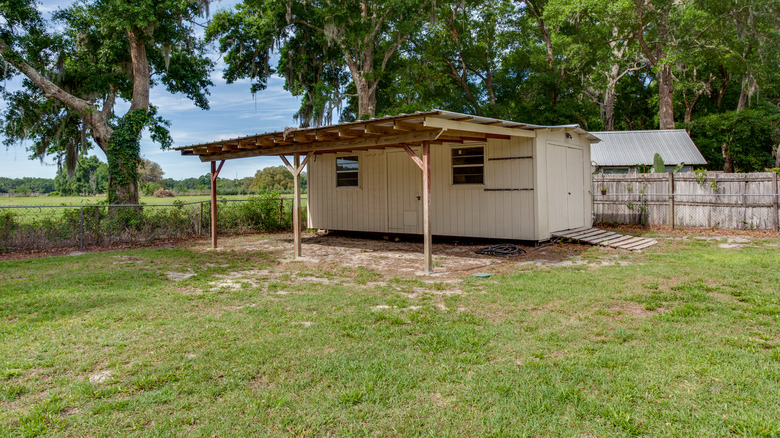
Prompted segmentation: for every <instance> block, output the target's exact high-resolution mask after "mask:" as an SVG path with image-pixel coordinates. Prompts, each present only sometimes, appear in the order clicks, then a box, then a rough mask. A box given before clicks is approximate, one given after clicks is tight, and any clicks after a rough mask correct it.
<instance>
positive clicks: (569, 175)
mask: <svg viewBox="0 0 780 438" xmlns="http://www.w3.org/2000/svg"><path fill="white" fill-rule="evenodd" d="M548 148H549V149H548V153H547V202H548V221H549V223H550V232H555V231H561V230H570V229H572V228H579V227H582V226H584V225H585V219H584V214H585V210H584V208H585V206H584V205H583V202H584V193H585V192H584V191H585V187H583V184H584V173H583V172H584V170H583V161H582V160H583V152H582V149H576V148H569V147H566V146H556V145H548Z"/></svg>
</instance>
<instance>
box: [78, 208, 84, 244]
mask: <svg viewBox="0 0 780 438" xmlns="http://www.w3.org/2000/svg"><path fill="white" fill-rule="evenodd" d="M79 228H80V229H81V232H80V233H79V248H80V249H84V206H83V205H82V206H81V209H80V210H79Z"/></svg>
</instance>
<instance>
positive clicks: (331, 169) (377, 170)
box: [308, 137, 536, 240]
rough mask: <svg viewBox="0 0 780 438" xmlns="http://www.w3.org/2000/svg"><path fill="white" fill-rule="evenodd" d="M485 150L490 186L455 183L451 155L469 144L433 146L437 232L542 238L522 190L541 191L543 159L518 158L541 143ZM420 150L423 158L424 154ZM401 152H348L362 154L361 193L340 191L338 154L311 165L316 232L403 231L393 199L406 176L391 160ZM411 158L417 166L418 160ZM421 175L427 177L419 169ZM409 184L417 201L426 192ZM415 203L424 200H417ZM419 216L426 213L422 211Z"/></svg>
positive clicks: (522, 141)
mask: <svg viewBox="0 0 780 438" xmlns="http://www.w3.org/2000/svg"><path fill="white" fill-rule="evenodd" d="M482 144H485V184H484V185H475V186H457V185H452V173H451V152H450V150H451V149H452V148H453V147H459V146H461V145H459V144H454V145H450V144H444V145H433V146H432V147H431V166H432V168H431V178H432V181H431V182H432V184H431V201H432V206H431V207H432V212H431V213H432V218H431V219H432V221H431V222H432V232H433V234H436V235H446V236H471V237H487V238H504V239H517V240H536V235H535V230H536V221H535V208H534V196H535V191H534V190H519V189H533V188H534V187H533V184H534V161H535V160H533V159H527V158H518V157H522V156H531V155H532V154H533V149H534V148H533V139H528V138H521V137H513V138H512V139H511V140H494V139H490V140H488V141H487V143H482ZM415 152H417V153H418V154H419V148H417V149H415ZM395 153H397V152H394V149H387V150H386V152H385V151H361V152H354V153H349V154H344V155H358V156H359V160H360V164H359V166H360V187H359V188H336V175H335V168H336V156H337V155H336V154H322V155H317V156H316V159H315V160H312V161H310V162H309V196H308V202H309V210H308V214H309V226H310V227H313V228H319V229H330V230H348V231H369V232H400V231H398V230H397V229H393V230H391V229H390V228H389V227H390V217H389V215H390V214H391V213H390V210H389V207H391V205H390V204H393V205H399V202H401V201H396V200H393V199H392V197H388V191H389V188H391V187H393V186H394V184H393V183H392V182H391V181H390V178H391V176H393V175H402V174H403V172H399V170H398V169H389V166H391V165H392V163H393V162H397V161H398V160H388V159H387V155H388V154H395ZM405 158H406V159H407V160H409V162H411V159H409V158H408V157H405ZM491 158H511V159H508V160H495V159H494V160H491ZM414 176H415V177H417V178H420V179H422V175H421V173H420V172H419V171H416V172H415V173H414ZM402 184H406V185H410V187H409V188H408V190H406V189H405V190H403V191H404V192H406V193H408V194H409V196H415V195H414V194H412V192H414V191H415V188H414V186H418V187H419V184H417V182H416V181H415V182H412V181H403V182H401V184H398V185H397V186H398V187H400V186H401V185H402ZM485 189H503V190H501V191H490V190H488V191H486V190H485ZM389 201H390V202H389ZM409 202H410V201H409V200H406V201H405V203H404V204H403V205H405V206H404V207H402V208H404V209H406V210H408V209H410V208H412V207H410V206H409ZM413 202H419V201H416V198H415V199H414V200H413ZM418 205H419V204H418ZM417 211H418V214H421V211H422V209H421V208H418V210H417ZM401 217H403V216H401ZM418 224H419V222H418ZM417 228H419V226H418V227H417ZM404 232H416V233H421V232H422V230H421V229H417V231H412V229H410V228H409V227H408V226H407V227H405V231H404Z"/></svg>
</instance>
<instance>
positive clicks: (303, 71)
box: [206, 0, 436, 126]
mask: <svg viewBox="0 0 780 438" xmlns="http://www.w3.org/2000/svg"><path fill="white" fill-rule="evenodd" d="M435 4H436V3H434V2H430V1H428V0H406V1H401V2H399V1H395V0H362V1H360V2H358V3H355V2H350V1H343V0H339V1H335V2H334V1H327V2H326V1H313V2H312V1H306V2H303V1H290V2H288V1H281V0H245V1H244V2H243V3H241V4H239V5H238V6H236V8H235V10H233V11H222V12H220V13H217V14H216V15H215V16H214V19H213V21H212V22H211V24H210V25H209V27H208V29H207V32H206V37H207V39H209V40H211V41H217V40H218V41H219V48H220V51H221V52H222V53H224V54H225V61H226V62H227V64H228V68H227V70H226V72H225V76H226V79H227V80H228V82H233V81H235V80H236V79H240V78H248V79H250V80H252V92H253V93H254V92H257V91H259V90H262V89H264V88H265V85H266V81H267V78H268V77H269V75H270V74H271V73H273V69H272V68H271V66H270V61H271V56H270V52H271V50H273V49H274V48H275V47H278V48H279V52H280V59H279V65H278V67H277V71H278V72H279V73H282V74H283V76H284V77H285V88H286V89H287V90H289V91H290V92H291V93H293V94H294V95H296V96H302V106H301V108H300V110H299V111H298V113H297V118H298V120H299V122H300V124H301V126H309V125H321V124H323V123H327V121H329V120H330V119H331V117H332V113H333V111H334V110H336V109H340V108H341V107H342V102H343V100H344V99H345V98H346V97H348V96H347V90H346V88H347V87H346V86H347V84H348V81H349V80H351V81H352V85H353V86H354V88H353V89H352V91H351V92H349V94H350V95H351V97H353V98H355V100H356V105H357V111H356V112H354V113H351V117H350V118H355V119H361V118H363V117H364V116H370V117H374V116H375V115H377V107H376V105H377V97H376V96H377V91H378V85H379V83H380V81H381V80H382V78H383V77H384V76H385V75H386V73H387V66H388V64H389V63H390V61H391V59H392V58H393V57H394V56H397V55H398V50H399V48H400V47H401V45H402V44H403V43H404V42H405V41H406V40H407V39H408V38H409V37H410V36H412V35H413V34H415V33H416V32H418V31H419V30H420V28H421V27H422V25H423V23H424V22H425V21H426V19H427V17H428V15H429V14H434V13H435V12H434V11H432V8H434V7H435Z"/></svg>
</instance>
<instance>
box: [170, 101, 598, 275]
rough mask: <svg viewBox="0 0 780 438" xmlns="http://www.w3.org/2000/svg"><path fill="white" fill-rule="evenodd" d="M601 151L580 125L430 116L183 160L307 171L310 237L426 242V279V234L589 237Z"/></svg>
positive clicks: (277, 136) (202, 152)
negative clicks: (336, 233) (398, 237)
mask: <svg viewBox="0 0 780 438" xmlns="http://www.w3.org/2000/svg"><path fill="white" fill-rule="evenodd" d="M597 141H599V140H598V138H596V137H595V136H593V135H591V134H589V133H588V132H586V131H585V130H583V129H581V128H580V127H579V125H563V126H537V125H529V124H523V123H517V122H511V121H506V120H497V119H491V118H486V117H477V116H471V115H466V114H459V113H453V112H448V111H440V110H434V111H429V112H422V113H415V114H405V115H400V116H392V117H383V118H376V119H371V120H366V121H359V122H353V123H343V124H339V125H332V126H325V127H319V128H308V129H288V130H286V131H283V132H275V133H267V134H258V135H255V136H249V137H243V138H238V139H230V140H223V141H220V142H213V143H207V144H201V145H192V146H186V147H182V148H178V149H179V150H181V151H182V154H183V155H198V156H199V157H200V159H201V160H202V161H204V162H205V161H210V162H212V175H213V176H214V179H216V173H218V170H217V169H216V167H215V165H214V163H215V162H216V161H220V160H226V159H231V158H242V157H249V156H259V155H280V156H281V157H282V159H283V160H284V161H285V163H286V164H288V167H290V169H291V171H292V172H293V174H294V175H296V181H297V179H298V178H297V175H298V174H299V173H300V171H301V170H302V169H303V167H304V166H305V165H306V164H308V187H309V191H308V222H309V223H308V226H309V227H310V228H317V229H328V230H344V231H363V232H379V233H399V234H400V233H403V234H422V235H424V236H425V249H426V271H430V269H431V266H432V263H431V257H430V248H431V246H430V242H431V235H440V236H461V237H480V238H496V239H506V240H524V241H544V240H547V239H549V238H550V237H551V233H553V232H556V231H562V230H568V229H574V228H579V227H584V226H590V225H591V224H592V223H591V222H592V212H591V195H592V194H591V173H592V168H591V159H590V145H591V143H593V142H597ZM285 155H288V156H289V155H294V156H295V165H290V164H289V162H288V160H287V159H286V158H285V157H284V156H285ZM299 155H305V159H304V160H303V162H302V163H301V162H300V161H299ZM421 170H422V171H421ZM426 188H427V189H428V190H426ZM212 189H213V187H212ZM296 198H298V197H296ZM296 231H297V230H296ZM213 234H214V235H215V234H216V233H215V232H214V233H213ZM296 234H297V233H296ZM215 245H216V242H215ZM298 254H300V240H299V236H296V255H298Z"/></svg>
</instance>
